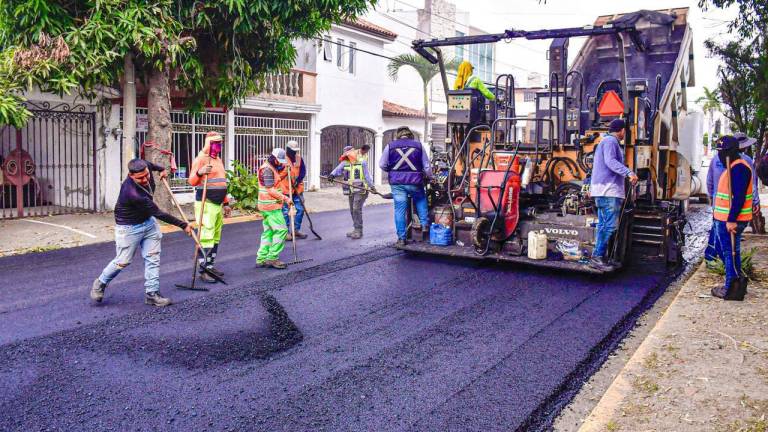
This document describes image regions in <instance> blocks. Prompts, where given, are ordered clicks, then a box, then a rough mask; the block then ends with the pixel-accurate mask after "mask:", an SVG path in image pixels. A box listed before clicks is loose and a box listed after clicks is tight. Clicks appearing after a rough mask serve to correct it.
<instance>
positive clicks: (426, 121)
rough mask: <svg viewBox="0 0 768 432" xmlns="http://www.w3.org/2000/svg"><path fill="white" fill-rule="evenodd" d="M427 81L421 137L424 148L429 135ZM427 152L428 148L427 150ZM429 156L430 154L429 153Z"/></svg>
mask: <svg viewBox="0 0 768 432" xmlns="http://www.w3.org/2000/svg"><path fill="white" fill-rule="evenodd" d="M428 85H429V83H427V82H424V135H422V137H421V142H422V143H424V144H425V147H424V148H425V149H429V148H430V146H428V145H426V144H427V138H428V136H429V89H428V87H427V86H428ZM427 152H429V150H427ZM430 156H431V155H430Z"/></svg>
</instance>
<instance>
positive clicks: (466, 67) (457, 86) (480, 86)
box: [453, 60, 496, 100]
mask: <svg viewBox="0 0 768 432" xmlns="http://www.w3.org/2000/svg"><path fill="white" fill-rule="evenodd" d="M474 69H475V68H474V67H473V66H472V63H470V62H468V61H466V60H464V61H463V62H461V64H460V65H459V69H458V71H457V73H456V80H455V81H454V82H453V89H454V90H464V89H475V90H477V91H479V92H480V93H482V95H483V96H485V98H486V99H488V100H496V95H494V94H493V93H491V91H490V90H488V87H486V86H485V83H484V82H483V80H481V79H480V78H478V77H477V76H475V75H472V72H473V71H474Z"/></svg>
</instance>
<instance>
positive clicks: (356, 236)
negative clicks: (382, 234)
mask: <svg viewBox="0 0 768 432" xmlns="http://www.w3.org/2000/svg"><path fill="white" fill-rule="evenodd" d="M349 238H351V239H352V240H360V239H361V238H363V231H362V230H354V231H352V234H351V235H350V236H349Z"/></svg>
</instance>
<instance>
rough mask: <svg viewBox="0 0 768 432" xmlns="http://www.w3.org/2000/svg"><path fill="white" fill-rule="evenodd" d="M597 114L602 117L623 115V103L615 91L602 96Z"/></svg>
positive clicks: (609, 91)
mask: <svg viewBox="0 0 768 432" xmlns="http://www.w3.org/2000/svg"><path fill="white" fill-rule="evenodd" d="M597 112H598V113H599V114H600V116H602V117H613V116H618V115H622V114H624V102H622V101H621V98H620V97H619V95H618V94H617V93H616V92H615V91H613V90H608V91H607V92H605V94H604V95H603V100H601V101H600V105H599V106H598V107H597Z"/></svg>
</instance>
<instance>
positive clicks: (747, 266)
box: [707, 248, 757, 278]
mask: <svg viewBox="0 0 768 432" xmlns="http://www.w3.org/2000/svg"><path fill="white" fill-rule="evenodd" d="M756 252H757V248H752V249H750V250H749V251H747V252H744V253H742V254H741V271H742V272H744V274H745V275H747V277H750V278H754V277H755V266H754V262H753V258H754V256H755V253H756ZM707 270H708V271H709V272H710V273H714V274H716V275H720V276H725V264H723V261H722V260H721V259H720V258H715V260H714V261H712V262H711V263H707Z"/></svg>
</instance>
